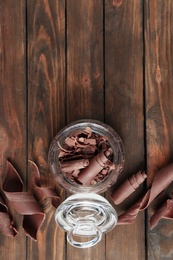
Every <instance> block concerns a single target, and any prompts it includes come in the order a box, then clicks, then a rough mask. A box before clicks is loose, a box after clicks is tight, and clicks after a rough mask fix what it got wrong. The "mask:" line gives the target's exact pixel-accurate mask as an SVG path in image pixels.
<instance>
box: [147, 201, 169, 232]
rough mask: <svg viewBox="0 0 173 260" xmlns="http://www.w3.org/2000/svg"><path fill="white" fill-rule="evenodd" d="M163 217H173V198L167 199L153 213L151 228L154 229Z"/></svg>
mask: <svg viewBox="0 0 173 260" xmlns="http://www.w3.org/2000/svg"><path fill="white" fill-rule="evenodd" d="M162 218H165V219H173V199H167V200H166V202H165V203H164V204H163V205H162V206H161V207H160V208H159V209H158V210H157V211H156V212H155V213H154V214H153V216H152V217H151V218H150V229H153V228H154V227H155V226H156V225H157V223H158V222H159V221H160V220H161V219H162Z"/></svg>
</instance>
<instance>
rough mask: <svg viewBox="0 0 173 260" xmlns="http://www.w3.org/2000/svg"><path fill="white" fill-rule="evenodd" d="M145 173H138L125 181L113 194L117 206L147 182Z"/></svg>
mask: <svg viewBox="0 0 173 260" xmlns="http://www.w3.org/2000/svg"><path fill="white" fill-rule="evenodd" d="M146 177H147V175H146V174H145V173H144V172H141V171H139V172H137V173H136V174H134V175H133V176H132V177H131V178H130V179H127V180H125V181H124V182H123V183H122V184H121V185H120V186H119V187H118V188H117V189H116V190H115V191H114V192H113V193H112V194H111V197H112V199H113V201H114V203H115V204H116V205H118V204H120V203H121V202H123V201H124V200H125V199H126V198H128V197H129V196H130V195H131V194H132V193H133V192H134V191H135V190H136V189H137V188H138V187H139V185H140V184H141V183H142V182H143V181H144V180H145V178H146Z"/></svg>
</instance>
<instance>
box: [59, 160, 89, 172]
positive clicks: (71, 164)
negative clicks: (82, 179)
mask: <svg viewBox="0 0 173 260" xmlns="http://www.w3.org/2000/svg"><path fill="white" fill-rule="evenodd" d="M60 165H61V171H62V172H72V171H76V170H79V169H83V168H85V167H87V166H88V165H89V160H88V159H80V160H72V161H62V162H61V163H60Z"/></svg>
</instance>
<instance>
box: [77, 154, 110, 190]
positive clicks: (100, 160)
mask: <svg viewBox="0 0 173 260" xmlns="http://www.w3.org/2000/svg"><path fill="white" fill-rule="evenodd" d="M107 160H108V158H107V157H106V156H105V153H104V152H103V151H102V152H100V153H98V154H97V155H96V156H95V157H94V158H93V159H92V160H91V161H90V163H89V165H88V166H87V167H86V168H85V169H83V170H81V172H80V173H79V175H78V181H80V182H81V183H82V184H83V185H90V183H91V181H92V180H93V179H94V178H95V176H96V175H97V174H98V173H99V172H100V171H101V170H102V169H103V168H104V164H105V163H106V162H107Z"/></svg>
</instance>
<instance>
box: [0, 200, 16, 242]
mask: <svg viewBox="0 0 173 260" xmlns="http://www.w3.org/2000/svg"><path fill="white" fill-rule="evenodd" d="M0 230H1V232H2V234H4V235H6V236H11V237H15V236H16V234H17V230H16V229H15V227H14V225H13V222H12V221H11V219H10V216H9V212H8V208H7V206H6V205H5V203H4V202H3V200H2V198H0Z"/></svg>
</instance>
